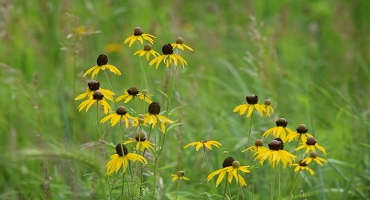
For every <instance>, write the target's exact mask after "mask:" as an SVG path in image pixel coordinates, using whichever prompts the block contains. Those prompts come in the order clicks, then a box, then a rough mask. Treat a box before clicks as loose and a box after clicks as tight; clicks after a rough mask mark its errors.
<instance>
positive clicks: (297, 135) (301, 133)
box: [287, 124, 312, 142]
mask: <svg viewBox="0 0 370 200" xmlns="http://www.w3.org/2000/svg"><path fill="white" fill-rule="evenodd" d="M307 137H312V135H311V134H310V133H308V129H307V127H306V125H304V124H300V125H298V127H297V129H296V132H294V131H292V132H290V133H289V135H288V136H287V139H288V142H290V141H292V140H298V139H301V141H302V142H304V141H306V139H307Z"/></svg>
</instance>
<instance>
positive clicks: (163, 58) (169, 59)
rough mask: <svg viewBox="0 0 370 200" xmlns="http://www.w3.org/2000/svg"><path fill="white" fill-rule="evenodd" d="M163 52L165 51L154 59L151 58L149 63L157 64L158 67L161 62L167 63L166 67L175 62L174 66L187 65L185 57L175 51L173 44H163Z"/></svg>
mask: <svg viewBox="0 0 370 200" xmlns="http://www.w3.org/2000/svg"><path fill="white" fill-rule="evenodd" d="M162 53H163V54H162V55H159V56H157V57H155V58H154V59H153V60H151V61H150V62H149V65H150V66H152V65H154V64H155V68H156V69H158V67H159V64H161V62H163V63H164V64H165V65H166V67H170V66H171V64H174V66H177V65H178V64H181V66H182V67H185V65H187V64H188V63H187V62H186V60H185V59H184V58H183V57H181V56H180V55H179V54H176V53H174V52H173V47H172V45H171V44H165V45H163V47H162Z"/></svg>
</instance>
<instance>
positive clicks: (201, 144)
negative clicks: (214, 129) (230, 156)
mask: <svg viewBox="0 0 370 200" xmlns="http://www.w3.org/2000/svg"><path fill="white" fill-rule="evenodd" d="M212 145H213V146H215V147H216V148H220V146H222V144H221V143H219V142H217V141H215V140H203V141H200V142H192V143H189V144H187V145H185V146H184V149H186V148H188V147H191V146H195V150H196V151H199V149H200V148H202V147H203V148H207V149H209V150H212Z"/></svg>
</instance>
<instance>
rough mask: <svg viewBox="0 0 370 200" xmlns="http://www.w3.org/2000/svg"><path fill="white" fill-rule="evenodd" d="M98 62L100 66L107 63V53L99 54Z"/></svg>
mask: <svg viewBox="0 0 370 200" xmlns="http://www.w3.org/2000/svg"><path fill="white" fill-rule="evenodd" d="M96 63H97V64H98V66H102V65H106V64H107V63H108V56H106V55H105V54H100V55H99V56H98V59H96Z"/></svg>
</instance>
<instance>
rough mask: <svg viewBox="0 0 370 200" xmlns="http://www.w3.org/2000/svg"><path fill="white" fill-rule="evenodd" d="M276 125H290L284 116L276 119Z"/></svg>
mask: <svg viewBox="0 0 370 200" xmlns="http://www.w3.org/2000/svg"><path fill="white" fill-rule="evenodd" d="M275 123H276V126H281V127H284V128H285V127H286V126H287V125H288V121H287V120H286V119H284V118H279V119H278V120H276V122H275Z"/></svg>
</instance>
